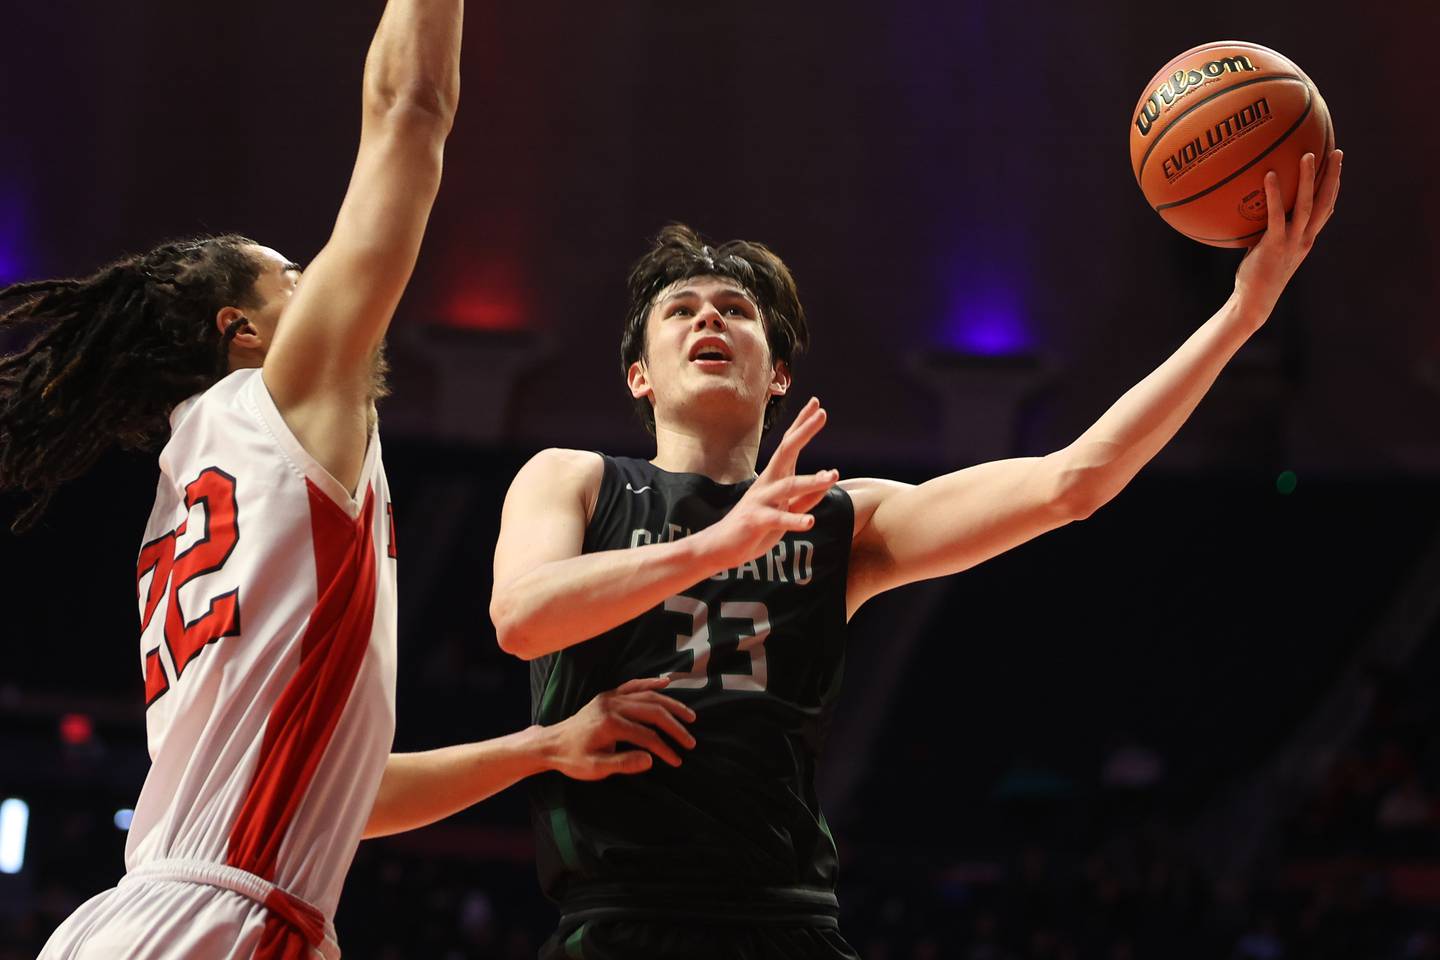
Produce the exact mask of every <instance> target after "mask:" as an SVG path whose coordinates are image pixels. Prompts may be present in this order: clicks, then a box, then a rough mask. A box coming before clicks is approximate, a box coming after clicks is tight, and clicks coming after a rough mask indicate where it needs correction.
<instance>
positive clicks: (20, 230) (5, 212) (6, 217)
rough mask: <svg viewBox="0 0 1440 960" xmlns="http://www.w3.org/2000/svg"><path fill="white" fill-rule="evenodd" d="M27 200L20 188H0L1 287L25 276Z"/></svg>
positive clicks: (8, 186) (7, 186) (9, 186)
mask: <svg viewBox="0 0 1440 960" xmlns="http://www.w3.org/2000/svg"><path fill="white" fill-rule="evenodd" d="M24 249H25V200H24V194H23V193H22V192H21V191H20V189H19V188H18V187H15V186H12V185H9V184H7V185H4V186H0V286H4V285H5V284H9V283H14V282H15V281H17V280H20V279H23V278H24V275H25V268H26V264H25V256H24V253H23V252H24Z"/></svg>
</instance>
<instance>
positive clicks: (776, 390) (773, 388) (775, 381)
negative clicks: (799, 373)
mask: <svg viewBox="0 0 1440 960" xmlns="http://www.w3.org/2000/svg"><path fill="white" fill-rule="evenodd" d="M789 392H790V365H789V364H788V363H786V362H785V361H784V360H781V361H780V362H779V363H777V364H775V369H773V370H772V371H770V396H772V397H783V396H785V394H787V393H789Z"/></svg>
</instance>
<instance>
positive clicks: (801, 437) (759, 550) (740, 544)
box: [701, 397, 840, 569]
mask: <svg viewBox="0 0 1440 960" xmlns="http://www.w3.org/2000/svg"><path fill="white" fill-rule="evenodd" d="M824 426H825V410H824V408H822V407H821V406H820V401H819V400H817V399H815V398H814V397H811V398H810V402H809V403H807V404H805V407H804V409H802V410H801V411H800V413H799V414H797V415H796V417H795V421H794V423H792V424H791V425H790V429H788V430H786V431H785V436H783V437H782V438H781V439H780V445H779V446H778V447H776V448H775V453H774V454H773V455H772V456H771V457H770V462H769V463H768V464H766V466H765V469H764V470H763V471H761V473H760V476H759V477H757V478H756V479H755V483H754V485H753V486H751V487H750V489H749V490H747V491H745V496H744V497H742V498H741V499H740V502H739V503H737V504H736V505H735V506H734V508H732V509H731V511H730V512H729V513H728V514H726V515H725V519H723V520H721V521H720V522H719V523H717V524H715V525H714V526H712V527H710V528H709V529H708V530H706V531H704V533H702V534H701V536H704V537H706V538H707V541H708V543H709V546H710V551H709V555H710V556H711V558H712V559H713V560H715V561H716V565H717V566H719V567H720V568H721V569H725V568H729V567H736V566H739V565H740V564H742V563H747V562H749V561H751V560H754V559H755V558H756V557H761V556H764V555H765V554H767V553H769V552H770V550H771V549H773V548H774V546H775V544H777V543H779V542H780V540H781V538H783V537H784V536H785V534H787V533H792V532H795V533H799V532H802V531H805V530H809V529H810V528H811V527H813V526H814V525H815V517H814V516H813V515H812V514H811V513H810V512H809V511H810V510H812V509H814V507H815V505H816V504H818V503H819V502H820V501H821V500H822V499H824V497H825V494H826V493H828V492H829V490H830V488H831V487H833V486H834V485H835V482H836V481H837V480H839V479H840V473H839V471H837V470H821V471H820V472H819V473H807V474H800V475H798V476H797V475H796V473H795V464H796V462H797V461H798V460H799V458H800V451H801V450H803V449H805V445H806V444H807V443H809V442H810V441H811V440H813V439H814V438H815V435H816V434H818V433H819V432H820V430H821V428H822V427H824Z"/></svg>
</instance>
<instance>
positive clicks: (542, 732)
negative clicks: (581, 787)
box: [364, 678, 695, 839]
mask: <svg viewBox="0 0 1440 960" xmlns="http://www.w3.org/2000/svg"><path fill="white" fill-rule="evenodd" d="M668 682H669V681H668V680H664V679H653V678H652V679H639V680H631V681H630V682H628V683H626V684H624V685H622V686H621V687H620V688H619V689H617V690H614V691H612V692H610V693H602V694H600V695H599V696H597V697H596V698H595V699H593V700H591V701H590V702H589V703H588V704H586V706H585V707H584V709H582V710H581V711H580V712H579V713H577V714H575V715H574V716H573V717H570V718H568V719H566V720H564V721H561V722H560V723H557V724H555V725H554V726H550V727H540V726H534V727H530V728H528V729H526V730H522V731H520V732H519V733H512V734H510V735H508V736H504V737H497V738H495V739H494V740H484V741H481V742H479V743H464V744H459V745H457V746H453V747H442V748H440V749H439V750H427V751H425V752H423V753H394V754H391V755H390V759H389V761H388V762H387V763H386V764H385V774H384V776H383V777H382V778H381V780H380V790H379V792H378V793H377V794H376V796H375V806H374V807H373V808H372V809H371V811H370V819H369V820H368V821H367V822H366V824H365V834H364V835H365V837H366V838H367V839H368V838H370V837H383V836H388V835H390V834H392V833H403V832H404V831H406V830H414V829H416V828H418V827H423V826H426V825H427V824H431V823H434V822H435V821H437V820H443V819H444V818H445V817H448V816H450V815H451V814H453V813H458V812H459V811H461V810H464V809H465V808H466V807H469V806H471V805H473V804H476V803H479V802H480V801H481V800H484V799H486V798H487V797H492V796H494V795H495V794H497V793H499V792H500V791H501V790H504V789H506V788H507V787H510V786H513V785H514V784H516V783H518V782H520V781H521V780H523V779H525V778H526V777H529V776H533V775H534V774H537V773H541V772H543V771H546V770H558V771H560V772H561V773H563V774H565V775H566V776H568V777H573V778H575V779H577V780H601V779H604V778H605V777H608V776H610V775H611V774H615V773H641V772H643V771H645V770H649V769H650V765H651V763H652V762H653V761H652V759H651V757H652V755H654V756H657V757H659V758H660V759H662V760H664V761H665V762H666V763H668V764H670V765H671V766H673V767H678V766H679V765H680V756H679V754H678V753H677V752H676V751H675V749H674V748H673V747H671V746H670V744H669V743H668V742H667V741H665V740H664V739H662V738H661V737H660V734H659V733H658V732H657V731H662V730H663V731H664V732H665V734H666V735H667V736H669V737H670V739H672V740H674V741H675V742H676V743H679V744H680V745H681V746H683V747H685V749H687V750H688V749H692V748H693V747H694V746H695V738H694V737H693V736H691V735H690V732H689V731H688V730H686V729H685V727H684V725H683V724H682V723H681V722H680V721H682V720H683V721H685V722H686V723H689V722H693V721H694V719H695V712H694V711H693V710H691V709H690V708H689V707H687V706H685V705H684V704H683V703H681V702H680V701H678V700H675V699H674V698H672V697H667V696H665V695H664V694H661V693H658V692H657V691H659V690H661V689H663V688H664V687H665V685H666V684H667V683H668ZM621 743H629V744H633V745H634V746H636V747H639V748H640V749H634V750H619V749H617V748H618V746H619V745H620V744H621Z"/></svg>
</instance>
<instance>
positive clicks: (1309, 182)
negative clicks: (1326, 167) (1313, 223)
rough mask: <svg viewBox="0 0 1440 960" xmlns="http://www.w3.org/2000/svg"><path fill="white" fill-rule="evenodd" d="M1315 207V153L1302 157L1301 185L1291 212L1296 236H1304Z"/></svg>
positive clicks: (1297, 190)
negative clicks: (1311, 212)
mask: <svg viewBox="0 0 1440 960" xmlns="http://www.w3.org/2000/svg"><path fill="white" fill-rule="evenodd" d="M1314 207H1315V154H1313V153H1307V154H1305V156H1303V157H1301V158H1300V186H1298V187H1297V188H1296V190H1295V209H1294V210H1292V211H1291V212H1290V226H1291V228H1292V229H1293V230H1294V231H1295V234H1296V236H1304V235H1305V228H1306V227H1307V226H1308V225H1309V223H1310V211H1311V210H1313V209H1314Z"/></svg>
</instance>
